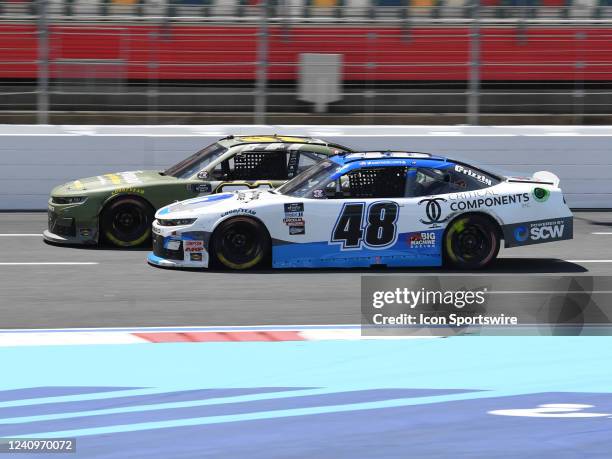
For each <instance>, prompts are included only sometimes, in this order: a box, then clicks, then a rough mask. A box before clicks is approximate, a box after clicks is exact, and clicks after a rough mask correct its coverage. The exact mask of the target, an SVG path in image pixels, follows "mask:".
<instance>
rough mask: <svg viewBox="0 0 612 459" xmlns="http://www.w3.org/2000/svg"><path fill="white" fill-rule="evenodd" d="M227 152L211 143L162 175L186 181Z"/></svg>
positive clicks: (218, 145)
mask: <svg viewBox="0 0 612 459" xmlns="http://www.w3.org/2000/svg"><path fill="white" fill-rule="evenodd" d="M226 151H227V148H225V147H224V146H222V145H220V144H218V143H213V144H212V145H209V146H207V147H206V148H203V149H202V150H200V151H198V152H197V153H194V154H193V155H191V156H190V157H189V158H186V159H184V160H183V161H181V162H180V163H177V164H175V165H174V166H171V167H170V168H168V169H166V171H164V175H171V176H173V177H176V178H180V179H188V178H191V177H193V176H194V175H195V174H196V173H198V172H200V171H201V170H202V169H203V168H204V167H206V166H208V165H209V164H210V163H211V162H212V161H214V160H215V159H217V158H219V157H220V156H222V155H223V154H224V153H225V152H226Z"/></svg>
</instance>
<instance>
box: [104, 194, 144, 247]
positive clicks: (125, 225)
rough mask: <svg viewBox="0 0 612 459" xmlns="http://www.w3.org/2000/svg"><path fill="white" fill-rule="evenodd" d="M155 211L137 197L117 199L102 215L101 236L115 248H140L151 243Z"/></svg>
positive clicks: (107, 206)
mask: <svg viewBox="0 0 612 459" xmlns="http://www.w3.org/2000/svg"><path fill="white" fill-rule="evenodd" d="M154 216H155V210H154V209H153V208H152V207H151V205H150V204H149V203H148V202H146V201H144V200H142V199H139V198H136V197H131V196H130V197H123V198H117V199H115V200H114V201H112V202H110V203H109V204H108V205H106V206H105V207H104V209H103V210H102V213H101V214H100V234H101V235H102V237H103V239H104V241H105V242H107V243H109V244H111V245H113V246H115V247H138V246H141V245H145V244H147V243H149V242H150V241H151V224H152V223H153V218H154Z"/></svg>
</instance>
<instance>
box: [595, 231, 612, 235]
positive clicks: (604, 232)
mask: <svg viewBox="0 0 612 459" xmlns="http://www.w3.org/2000/svg"><path fill="white" fill-rule="evenodd" d="M591 234H597V235H601V234H612V232H606V231H599V232H596V233H591Z"/></svg>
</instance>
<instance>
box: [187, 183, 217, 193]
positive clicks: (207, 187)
mask: <svg viewBox="0 0 612 459" xmlns="http://www.w3.org/2000/svg"><path fill="white" fill-rule="evenodd" d="M187 189H188V190H191V191H193V192H194V193H210V192H212V185H211V184H210V183H196V184H193V185H187Z"/></svg>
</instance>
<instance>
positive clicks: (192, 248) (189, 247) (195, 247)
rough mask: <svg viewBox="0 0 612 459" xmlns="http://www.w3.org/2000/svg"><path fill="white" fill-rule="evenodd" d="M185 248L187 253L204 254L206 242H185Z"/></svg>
mask: <svg viewBox="0 0 612 459" xmlns="http://www.w3.org/2000/svg"><path fill="white" fill-rule="evenodd" d="M183 246H184V247H185V249H184V250H185V252H202V251H203V250H204V241H184V242H183Z"/></svg>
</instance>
